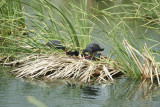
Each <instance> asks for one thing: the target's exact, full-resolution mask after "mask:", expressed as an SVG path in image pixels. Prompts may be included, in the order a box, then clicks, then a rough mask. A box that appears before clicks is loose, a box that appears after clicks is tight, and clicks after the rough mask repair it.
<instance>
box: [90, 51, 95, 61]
mask: <svg viewBox="0 0 160 107" xmlns="http://www.w3.org/2000/svg"><path fill="white" fill-rule="evenodd" d="M93 57H94V53H93V55H92V58H91V60H90V61H92V59H93Z"/></svg>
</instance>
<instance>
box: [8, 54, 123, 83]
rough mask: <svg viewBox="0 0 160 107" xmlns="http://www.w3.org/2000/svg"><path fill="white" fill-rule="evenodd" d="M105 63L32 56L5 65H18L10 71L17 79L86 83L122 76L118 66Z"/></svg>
mask: <svg viewBox="0 0 160 107" xmlns="http://www.w3.org/2000/svg"><path fill="white" fill-rule="evenodd" d="M106 60H107V59H106ZM106 62H107V61H106ZM106 62H100V61H92V62H91V61H89V60H80V58H78V57H75V58H71V57H68V56H66V55H56V54H53V55H35V54H34V55H31V56H27V57H25V58H23V59H21V60H17V61H14V62H11V63H6V64H5V65H10V66H11V65H12V66H15V65H19V66H18V68H16V69H14V70H12V71H11V72H13V73H15V74H16V75H17V77H19V78H28V77H29V78H47V79H73V80H77V81H80V82H84V83H88V82H93V81H94V82H106V81H113V80H114V79H113V77H114V76H117V75H120V74H122V73H121V69H122V68H121V67H119V66H118V64H116V63H115V62H113V61H109V62H108V63H106ZM109 63H111V64H112V65H111V64H109Z"/></svg>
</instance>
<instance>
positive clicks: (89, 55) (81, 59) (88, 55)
mask: <svg viewBox="0 0 160 107" xmlns="http://www.w3.org/2000/svg"><path fill="white" fill-rule="evenodd" d="M87 57H90V54H89V55H88V56H85V57H83V58H81V60H83V59H85V58H87Z"/></svg>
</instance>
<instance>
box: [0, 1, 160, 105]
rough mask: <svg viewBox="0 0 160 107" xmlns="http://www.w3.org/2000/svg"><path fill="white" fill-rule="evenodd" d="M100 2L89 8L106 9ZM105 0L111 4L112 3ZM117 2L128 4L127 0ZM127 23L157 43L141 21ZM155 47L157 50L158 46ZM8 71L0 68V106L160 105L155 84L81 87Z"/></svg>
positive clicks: (124, 81) (91, 3)
mask: <svg viewBox="0 0 160 107" xmlns="http://www.w3.org/2000/svg"><path fill="white" fill-rule="evenodd" d="M53 1H54V2H55V0H53ZM64 1H65V2H64ZM78 1H79V0H78ZM100 1H101V0H88V3H89V7H92V6H93V7H96V6H97V5H98V6H99V9H103V8H105V7H104V6H106V5H104V4H102V3H100ZM106 1H108V3H109V4H110V5H114V3H115V2H111V1H109V0H106ZM68 2H69V0H56V2H55V3H56V4H57V5H60V6H66V7H67V6H68V5H67V3H68ZM119 2H124V3H130V2H128V0H123V1H121V0H119ZM127 23H129V26H130V27H131V28H132V30H133V31H135V33H136V35H138V36H141V34H142V32H143V34H145V35H146V37H148V38H154V39H155V40H160V38H159V34H158V32H157V31H154V30H151V29H147V28H145V27H142V26H141V27H140V26H139V25H141V24H142V23H143V22H141V21H137V20H136V21H133V20H128V22H127ZM144 32H145V33H144ZM95 35H96V33H95ZM142 40H143V39H142ZM149 44H150V45H152V43H149ZM158 47H159V49H160V46H159V45H158ZM105 49H106V50H107V48H105ZM9 70H11V68H2V67H0V107H36V106H35V105H38V104H39V105H41V106H42V105H46V106H47V107H137V106H138V107H151V106H153V107H158V106H159V105H160V88H159V87H158V86H156V85H155V86H152V88H151V89H150V83H149V82H141V81H135V80H131V79H127V78H121V79H116V80H115V82H114V83H106V84H99V85H98V84H95V85H91V86H87V85H83V86H81V85H75V84H68V83H65V82H63V81H53V82H45V81H43V80H36V81H35V80H34V81H33V80H26V79H19V78H15V76H13V75H11V74H10V73H7V72H6V71H9ZM41 106H39V107H41Z"/></svg>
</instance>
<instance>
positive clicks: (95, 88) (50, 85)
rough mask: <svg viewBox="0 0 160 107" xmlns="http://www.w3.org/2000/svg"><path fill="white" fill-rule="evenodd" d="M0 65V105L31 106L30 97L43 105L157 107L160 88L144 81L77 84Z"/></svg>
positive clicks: (32, 105) (50, 106)
mask: <svg viewBox="0 0 160 107" xmlns="http://www.w3.org/2000/svg"><path fill="white" fill-rule="evenodd" d="M8 70H10V69H7V68H5V69H3V68H2V67H1V68H0V107H35V105H34V104H33V103H32V102H31V101H30V100H31V99H29V98H30V96H31V97H33V98H34V99H36V100H38V101H37V102H40V103H43V104H45V105H46V106H47V107H117V106H118V107H124V106H129V107H137V106H139V107H144V106H146V107H150V106H153V107H158V106H159V104H160V89H159V88H158V87H157V86H154V87H153V88H152V89H151V90H149V86H150V84H149V83H148V82H144V84H142V83H141V81H133V80H129V79H126V78H122V79H116V81H115V82H114V83H113V84H111V83H106V84H101V85H92V86H86V85H85V86H84V85H83V86H80V85H74V84H72V85H71V84H67V83H64V82H61V81H59V82H44V81H41V80H37V81H31V80H22V79H18V78H15V76H12V75H11V74H10V73H7V72H4V71H8Z"/></svg>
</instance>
